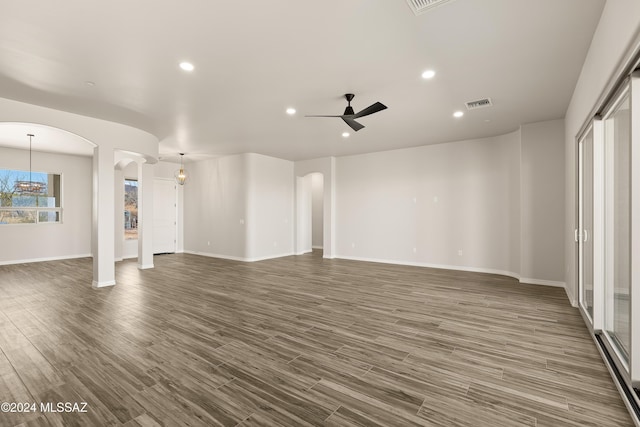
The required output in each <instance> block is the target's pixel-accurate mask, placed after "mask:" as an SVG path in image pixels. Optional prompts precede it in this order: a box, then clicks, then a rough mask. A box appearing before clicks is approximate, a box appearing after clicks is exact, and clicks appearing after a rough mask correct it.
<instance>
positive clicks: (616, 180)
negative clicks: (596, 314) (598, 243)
mask: <svg viewBox="0 0 640 427" xmlns="http://www.w3.org/2000/svg"><path fill="white" fill-rule="evenodd" d="M630 120H631V116H630V103H629V95H628V93H625V94H623V95H622V96H621V98H620V100H619V102H618V103H617V104H616V105H615V107H614V108H613V110H612V112H611V113H609V114H608V115H607V116H606V118H605V121H604V133H605V325H604V326H605V331H606V333H607V336H608V338H609V339H610V341H611V343H612V344H613V346H614V347H615V348H616V350H618V353H619V356H620V357H621V358H622V359H623V360H624V361H625V362H626V363H628V362H629V351H630V341H631V334H630V329H631V328H630V315H631V311H630V295H631V292H630V291H631V277H630V273H631V265H630V255H631V246H630V244H631V242H630V233H631V223H630V219H631V218H630V214H631V197H630V196H631V185H630V183H631V170H630V159H631V132H630V130H631V121H630Z"/></svg>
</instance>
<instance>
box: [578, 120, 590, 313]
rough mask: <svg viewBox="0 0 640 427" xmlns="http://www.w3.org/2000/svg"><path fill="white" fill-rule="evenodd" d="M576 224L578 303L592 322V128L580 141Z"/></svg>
mask: <svg viewBox="0 0 640 427" xmlns="http://www.w3.org/2000/svg"><path fill="white" fill-rule="evenodd" d="M579 150H580V166H579V168H580V170H579V172H580V177H579V179H580V192H579V197H580V212H579V215H580V217H579V226H578V233H577V237H578V241H579V246H578V250H579V257H580V261H579V275H580V276H579V282H578V283H579V284H580V304H581V306H582V309H583V310H585V311H586V312H587V313H588V314H589V319H591V321H592V323H593V128H592V129H591V130H589V132H588V133H587V134H586V135H585V137H584V138H583V139H582V140H581V141H580V146H579Z"/></svg>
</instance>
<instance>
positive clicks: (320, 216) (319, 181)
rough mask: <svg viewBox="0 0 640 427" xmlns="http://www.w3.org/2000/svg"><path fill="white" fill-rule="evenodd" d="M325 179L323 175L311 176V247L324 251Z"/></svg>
mask: <svg viewBox="0 0 640 427" xmlns="http://www.w3.org/2000/svg"><path fill="white" fill-rule="evenodd" d="M323 201H324V178H323V176H322V174H321V173H313V174H311V223H312V225H311V228H312V231H311V234H312V237H311V245H312V247H313V248H316V249H322V242H323V232H324V227H323V223H324V212H323V210H324V203H323Z"/></svg>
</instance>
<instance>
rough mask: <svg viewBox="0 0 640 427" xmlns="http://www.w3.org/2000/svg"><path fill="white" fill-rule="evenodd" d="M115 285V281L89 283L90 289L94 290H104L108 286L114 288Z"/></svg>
mask: <svg viewBox="0 0 640 427" xmlns="http://www.w3.org/2000/svg"><path fill="white" fill-rule="evenodd" d="M115 284H116V281H115V280H107V281H106V282H96V281H95V280H94V281H93V282H91V287H92V288H94V289H97V288H106V287H108V286H114V285H115Z"/></svg>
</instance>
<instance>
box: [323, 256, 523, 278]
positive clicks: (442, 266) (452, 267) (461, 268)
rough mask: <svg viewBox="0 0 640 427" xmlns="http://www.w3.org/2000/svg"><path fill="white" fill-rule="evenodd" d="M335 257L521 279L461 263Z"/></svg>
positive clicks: (510, 273) (511, 273)
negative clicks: (448, 263) (447, 263)
mask: <svg viewBox="0 0 640 427" xmlns="http://www.w3.org/2000/svg"><path fill="white" fill-rule="evenodd" d="M335 258H338V259H348V260H351V261H365V262H377V263H382V264H394V265H408V266H412V267H427V268H439V269H443V270H458V271H471V272H474V273H489V274H499V275H501V276H509V277H513V278H514V279H518V280H519V279H520V275H519V274H517V273H514V272H511V271H505V270H495V269H492V268H478V267H465V266H461V265H446V264H431V263H426V262H413V261H398V260H388V259H379V258H365V257H352V256H343V255H336V256H335Z"/></svg>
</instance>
